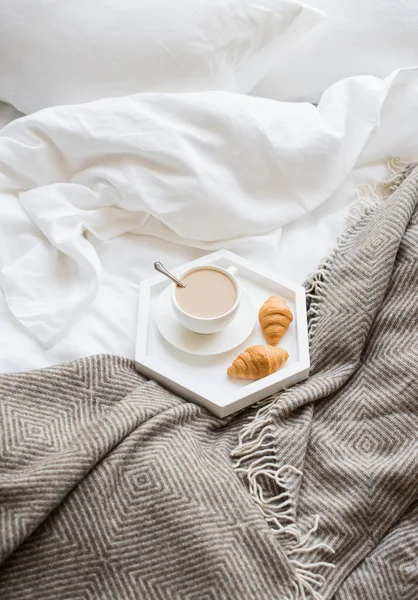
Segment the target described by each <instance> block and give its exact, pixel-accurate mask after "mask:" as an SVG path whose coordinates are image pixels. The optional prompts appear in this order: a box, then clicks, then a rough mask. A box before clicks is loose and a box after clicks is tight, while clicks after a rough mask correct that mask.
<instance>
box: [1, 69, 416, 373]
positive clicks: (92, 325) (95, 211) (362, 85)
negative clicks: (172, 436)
mask: <svg viewBox="0 0 418 600" xmlns="http://www.w3.org/2000/svg"><path fill="white" fill-rule="evenodd" d="M417 100H418V69H407V70H401V71H399V72H396V73H394V74H393V75H392V76H390V77H389V78H387V79H386V80H384V81H382V80H379V79H376V78H373V77H358V78H352V79H350V80H345V81H342V82H339V83H337V84H335V85H334V86H332V87H331V88H330V89H329V90H328V91H327V92H326V93H325V94H324V96H323V98H322V99H321V102H320V104H319V106H318V107H317V108H315V107H313V106H311V105H309V104H287V103H277V102H274V101H269V100H264V99H259V98H251V97H246V96H240V95H235V94H228V93H220V92H208V93H199V94H177V95H170V94H140V95H136V96H131V97H127V98H119V99H107V100H101V101H96V102H93V103H90V104H85V105H78V106H71V107H57V108H51V109H47V110H45V111H41V112H39V113H36V114H34V115H31V116H29V117H25V118H22V119H19V120H17V121H14V122H12V123H11V124H9V125H8V126H6V127H5V128H4V129H3V130H2V131H1V132H0V202H1V215H2V219H1V237H0V244H1V247H0V270H1V279H0V283H1V286H2V288H3V290H4V296H3V297H1V299H0V318H1V322H2V334H1V339H0V369H1V370H2V371H5V370H22V369H27V368H35V367H40V366H44V365H46V364H52V363H55V362H61V361H62V360H70V359H72V358H76V357H78V356H82V355H86V354H92V353H96V352H115V353H118V354H122V355H125V356H133V353H134V345H135V336H136V307H137V290H138V284H139V282H140V281H141V279H142V278H143V277H145V276H147V275H149V274H151V272H152V263H153V261H154V260H156V259H159V260H163V261H165V262H166V263H167V265H168V266H171V267H172V266H175V265H178V264H180V263H181V262H183V261H185V260H190V259H192V258H195V257H196V256H199V255H201V254H203V253H204V252H207V251H211V250H214V249H216V248H220V247H226V248H229V249H233V250H234V251H235V252H238V253H240V254H242V255H244V256H246V257H248V258H251V259H253V260H258V261H260V262H262V263H263V264H267V265H268V266H270V267H272V268H276V269H277V270H278V271H279V272H281V273H283V274H284V275H286V276H288V277H291V278H293V279H296V280H298V281H302V280H303V278H304V277H305V276H306V275H307V274H308V272H309V270H311V269H313V268H314V267H315V266H316V263H317V262H318V260H319V258H320V257H321V256H322V255H323V254H325V253H326V252H327V251H328V250H329V249H330V247H331V246H332V245H333V244H334V242H335V237H336V234H337V233H339V232H340V231H341V229H342V218H341V215H342V214H343V213H344V212H345V211H346V208H347V204H348V201H350V200H351V199H352V198H353V185H354V184H358V183H362V182H364V181H366V180H367V179H369V178H373V177H374V176H376V177H377V178H379V177H381V176H382V174H383V167H382V165H383V162H384V160H385V158H386V157H387V156H388V155H389V154H401V155H402V157H403V158H404V159H405V160H413V159H416V158H417V156H418V140H417V136H416V135H415V134H414V127H413V123H414V118H415V111H416V104H417ZM337 230H338V231H337ZM6 302H7V304H8V307H9V309H10V311H11V312H12V313H13V315H14V318H12V317H11V316H10V313H8V309H7V307H6ZM6 314H7V315H8V316H7V317H6Z"/></svg>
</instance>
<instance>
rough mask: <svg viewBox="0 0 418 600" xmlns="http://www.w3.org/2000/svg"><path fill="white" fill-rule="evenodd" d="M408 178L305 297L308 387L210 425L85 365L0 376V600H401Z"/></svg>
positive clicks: (408, 390) (416, 191)
mask: <svg viewBox="0 0 418 600" xmlns="http://www.w3.org/2000/svg"><path fill="white" fill-rule="evenodd" d="M417 204H418V171H417V170H415V171H414V172H412V174H410V175H409V176H408V178H407V179H406V181H405V182H404V183H403V184H402V185H401V187H400V188H399V189H398V190H397V191H396V192H395V193H394V194H393V195H392V196H391V197H390V198H389V199H388V200H386V201H385V202H383V203H382V204H380V205H379V206H377V207H375V208H374V209H372V210H369V211H367V214H365V215H364V216H363V217H362V219H361V220H360V221H359V222H358V223H357V224H356V225H355V226H354V227H353V228H352V229H351V230H350V231H349V232H348V233H347V234H346V235H345V236H344V238H343V240H342V241H341V243H340V245H339V247H338V248H337V249H336V250H335V251H334V252H333V254H332V256H331V257H330V258H329V259H328V260H327V261H325V262H324V264H323V265H321V267H320V269H319V270H318V272H317V273H316V275H315V276H314V277H313V278H312V279H311V282H310V284H309V289H308V292H309V293H308V300H309V321H310V334H311V358H312V372H311V377H310V378H309V379H308V380H307V381H306V382H304V383H302V384H299V385H298V386H295V387H293V388H291V389H289V390H287V391H286V392H283V393H281V394H280V395H278V396H277V397H275V398H273V399H270V401H269V402H267V403H266V404H265V405H264V406H261V407H259V408H258V409H252V410H249V411H245V412H243V413H241V414H239V415H235V416H233V417H230V418H228V419H224V420H220V419H218V418H216V417H214V416H212V415H211V414H209V413H208V412H206V411H205V410H204V409H202V408H200V407H199V406H197V405H195V404H192V403H190V402H186V401H184V400H182V399H181V398H178V397H176V396H175V395H173V394H171V393H169V392H168V391H166V390H164V389H163V388H161V387H160V386H158V385H157V384H156V383H154V382H152V381H147V380H145V379H144V378H143V377H141V376H140V375H138V374H137V373H136V372H135V370H134V365H133V363H132V362H130V361H129V360H125V359H122V358H118V357H114V356H93V357H89V358H84V359H81V360H78V361H75V362H72V363H70V364H64V365H60V366H57V367H54V368H50V369H44V370H41V371H36V372H29V373H21V374H14V375H3V376H1V377H0V419H1V420H0V598H1V600H26V599H28V600H29V599H30V600H82V599H83V600H99V599H100V600H108V599H109V600H130V599H132V600H136V599H145V600H147V599H150V600H171V599H175V600H235V599H237V600H238V599H240V600H241V599H248V600H252V599H254V600H275V599H277V600H286V599H288V600H301V599H303V598H305V599H308V598H315V599H319V598H323V599H324V600H325V599H331V598H333V599H334V600H408V599H409V600H413V598H416V597H417V596H416V594H417V589H418V587H417V586H418V572H417V554H418V547H417V545H418V544H417V525H418V507H417V503H416V500H417V477H416V475H417V473H416V471H417V430H418V423H417V420H418V419H417V399H418V377H417V361H418V208H417Z"/></svg>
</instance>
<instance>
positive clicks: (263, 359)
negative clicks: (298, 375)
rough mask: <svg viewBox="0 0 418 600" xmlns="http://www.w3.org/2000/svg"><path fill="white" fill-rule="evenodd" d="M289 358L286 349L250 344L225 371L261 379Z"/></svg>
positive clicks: (241, 376) (242, 377) (241, 377)
mask: <svg viewBox="0 0 418 600" xmlns="http://www.w3.org/2000/svg"><path fill="white" fill-rule="evenodd" d="M288 358H289V354H288V352H287V350H283V349H282V348H276V347H274V346H261V345H257V346H250V347H249V348H247V349H246V350H244V352H241V354H240V355H239V356H237V358H236V359H235V360H234V362H233V363H232V365H231V366H230V367H229V369H228V371H227V373H228V375H230V376H231V377H239V378H240V379H261V378H262V377H267V375H271V374H272V373H275V372H276V371H278V370H279V369H280V367H282V366H283V365H284V363H285V362H286V361H287V359H288Z"/></svg>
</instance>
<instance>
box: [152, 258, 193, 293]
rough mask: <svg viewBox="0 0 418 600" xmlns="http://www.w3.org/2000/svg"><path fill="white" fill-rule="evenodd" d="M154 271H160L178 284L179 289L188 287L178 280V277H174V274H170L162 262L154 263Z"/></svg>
mask: <svg viewBox="0 0 418 600" xmlns="http://www.w3.org/2000/svg"><path fill="white" fill-rule="evenodd" d="M154 269H155V270H156V271H159V272H160V273H162V274H163V275H165V276H166V277H168V278H169V279H171V281H174V283H177V285H178V286H179V287H182V288H185V287H187V286H186V285H185V284H184V283H183V282H182V281H180V279H177V277H174V275H173V274H172V273H170V271H168V270H167V269H166V268H165V266H164V265H163V264H162V263H160V261H157V262H155V263H154Z"/></svg>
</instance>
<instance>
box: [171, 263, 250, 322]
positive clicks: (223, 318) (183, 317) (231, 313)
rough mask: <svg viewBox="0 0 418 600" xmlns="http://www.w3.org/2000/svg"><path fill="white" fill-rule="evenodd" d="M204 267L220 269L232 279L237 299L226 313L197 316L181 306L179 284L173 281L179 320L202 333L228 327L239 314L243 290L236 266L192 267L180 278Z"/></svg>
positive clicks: (174, 302) (175, 308)
mask: <svg viewBox="0 0 418 600" xmlns="http://www.w3.org/2000/svg"><path fill="white" fill-rule="evenodd" d="M203 269H205V270H206V269H210V270H213V271H218V272H220V273H223V274H224V275H226V276H227V277H228V278H229V279H230V281H231V282H232V283H233V284H234V286H235V291H236V300H235V303H234V305H233V306H232V307H231V308H230V309H229V310H228V311H227V312H225V313H224V314H221V315H217V316H215V317H197V316H195V315H191V314H188V313H187V312H185V311H184V310H183V309H182V308H181V307H180V306H179V303H178V302H177V298H176V290H177V285H176V284H175V283H173V285H172V290H171V300H172V305H173V310H174V314H175V315H176V317H177V319H178V320H179V322H180V323H181V324H182V325H183V327H186V329H189V330H190V331H194V332H195V333H202V334H210V333H217V332H218V331H222V329H225V327H227V326H228V325H229V324H230V323H231V321H232V320H233V319H234V317H235V315H236V314H237V311H238V308H239V304H240V299H241V291H240V286H239V283H238V281H237V279H236V278H235V273H236V272H237V269H236V268H235V267H229V268H228V269H222V268H221V267H215V266H213V265H202V266H200V267H195V268H194V269H190V270H189V271H186V272H185V273H183V275H182V276H181V277H180V279H182V278H183V277H185V276H186V275H189V274H190V273H193V272H194V271H201V270H203Z"/></svg>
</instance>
